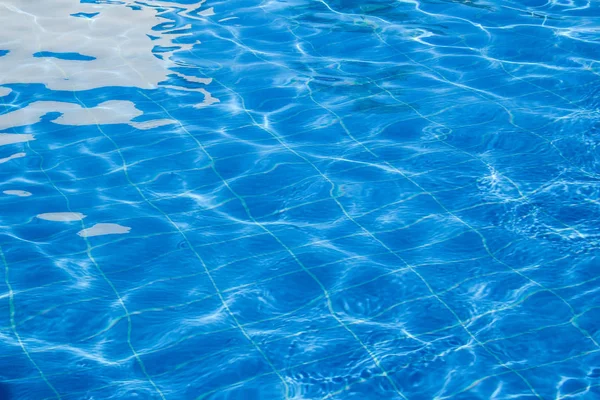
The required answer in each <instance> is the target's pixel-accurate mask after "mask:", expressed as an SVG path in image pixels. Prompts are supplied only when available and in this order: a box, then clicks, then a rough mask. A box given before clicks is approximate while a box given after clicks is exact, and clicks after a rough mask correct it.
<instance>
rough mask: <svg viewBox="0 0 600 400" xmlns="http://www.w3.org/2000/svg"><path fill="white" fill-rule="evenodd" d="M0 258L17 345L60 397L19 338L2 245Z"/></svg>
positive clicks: (57, 395) (57, 396)
mask: <svg viewBox="0 0 600 400" xmlns="http://www.w3.org/2000/svg"><path fill="white" fill-rule="evenodd" d="M0 258H2V263H3V264H4V283H5V284H6V286H7V287H8V303H9V308H10V325H11V329H12V332H13V334H14V335H15V337H16V338H17V342H18V343H19V347H21V350H23V353H25V356H26V357H27V359H28V360H29V361H30V362H31V364H33V366H34V367H35V369H36V370H37V371H38V373H39V374H40V376H41V377H42V380H43V381H44V382H45V383H46V385H48V387H49V388H50V389H51V390H52V391H53V392H54V395H55V398H57V399H61V398H62V397H61V396H60V394H59V393H58V391H57V390H56V388H55V387H54V386H52V384H51V383H50V381H49V380H48V378H46V375H44V372H43V371H42V369H41V368H40V367H39V366H38V365H37V363H36V362H35V361H34V360H33V358H31V354H29V351H28V350H27V347H25V343H23V340H22V339H21V336H20V335H19V332H18V331H17V326H16V324H15V299H14V295H13V289H12V286H11V284H10V280H9V278H8V263H7V262H6V257H5V256H4V251H2V247H0Z"/></svg>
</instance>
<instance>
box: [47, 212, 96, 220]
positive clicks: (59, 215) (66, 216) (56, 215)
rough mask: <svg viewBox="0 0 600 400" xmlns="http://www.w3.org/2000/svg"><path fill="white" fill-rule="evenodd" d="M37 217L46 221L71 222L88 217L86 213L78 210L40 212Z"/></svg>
mask: <svg viewBox="0 0 600 400" xmlns="http://www.w3.org/2000/svg"><path fill="white" fill-rule="evenodd" d="M37 217H38V218H39V219H43V220H46V221H56V222H71V221H81V220H82V219H84V218H85V217H86V215H84V214H82V213H78V212H52V213H43V214H38V216H37Z"/></svg>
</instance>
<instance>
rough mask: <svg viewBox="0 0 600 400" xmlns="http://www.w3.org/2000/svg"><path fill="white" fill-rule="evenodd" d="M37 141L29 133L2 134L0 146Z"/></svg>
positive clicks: (0, 134)
mask: <svg viewBox="0 0 600 400" xmlns="http://www.w3.org/2000/svg"><path fill="white" fill-rule="evenodd" d="M30 140H35V138H34V137H33V135H32V134H29V133H0V146H5V145H7V144H15V143H24V142H29V141H30Z"/></svg>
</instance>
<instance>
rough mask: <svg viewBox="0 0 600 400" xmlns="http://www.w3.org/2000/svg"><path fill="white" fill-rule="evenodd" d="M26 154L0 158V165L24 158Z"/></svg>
mask: <svg viewBox="0 0 600 400" xmlns="http://www.w3.org/2000/svg"><path fill="white" fill-rule="evenodd" d="M26 155H27V154H25V153H15V154H12V155H10V156H8V157H4V158H0V164H4V163H5V162H9V161H10V160H14V159H15V158H22V157H25V156H26Z"/></svg>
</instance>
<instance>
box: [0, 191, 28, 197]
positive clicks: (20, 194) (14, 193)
mask: <svg viewBox="0 0 600 400" xmlns="http://www.w3.org/2000/svg"><path fill="white" fill-rule="evenodd" d="M2 193H4V194H7V195H9V196H18V197H29V196H31V193H30V192H28V191H26V190H5V191H4V192H2Z"/></svg>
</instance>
